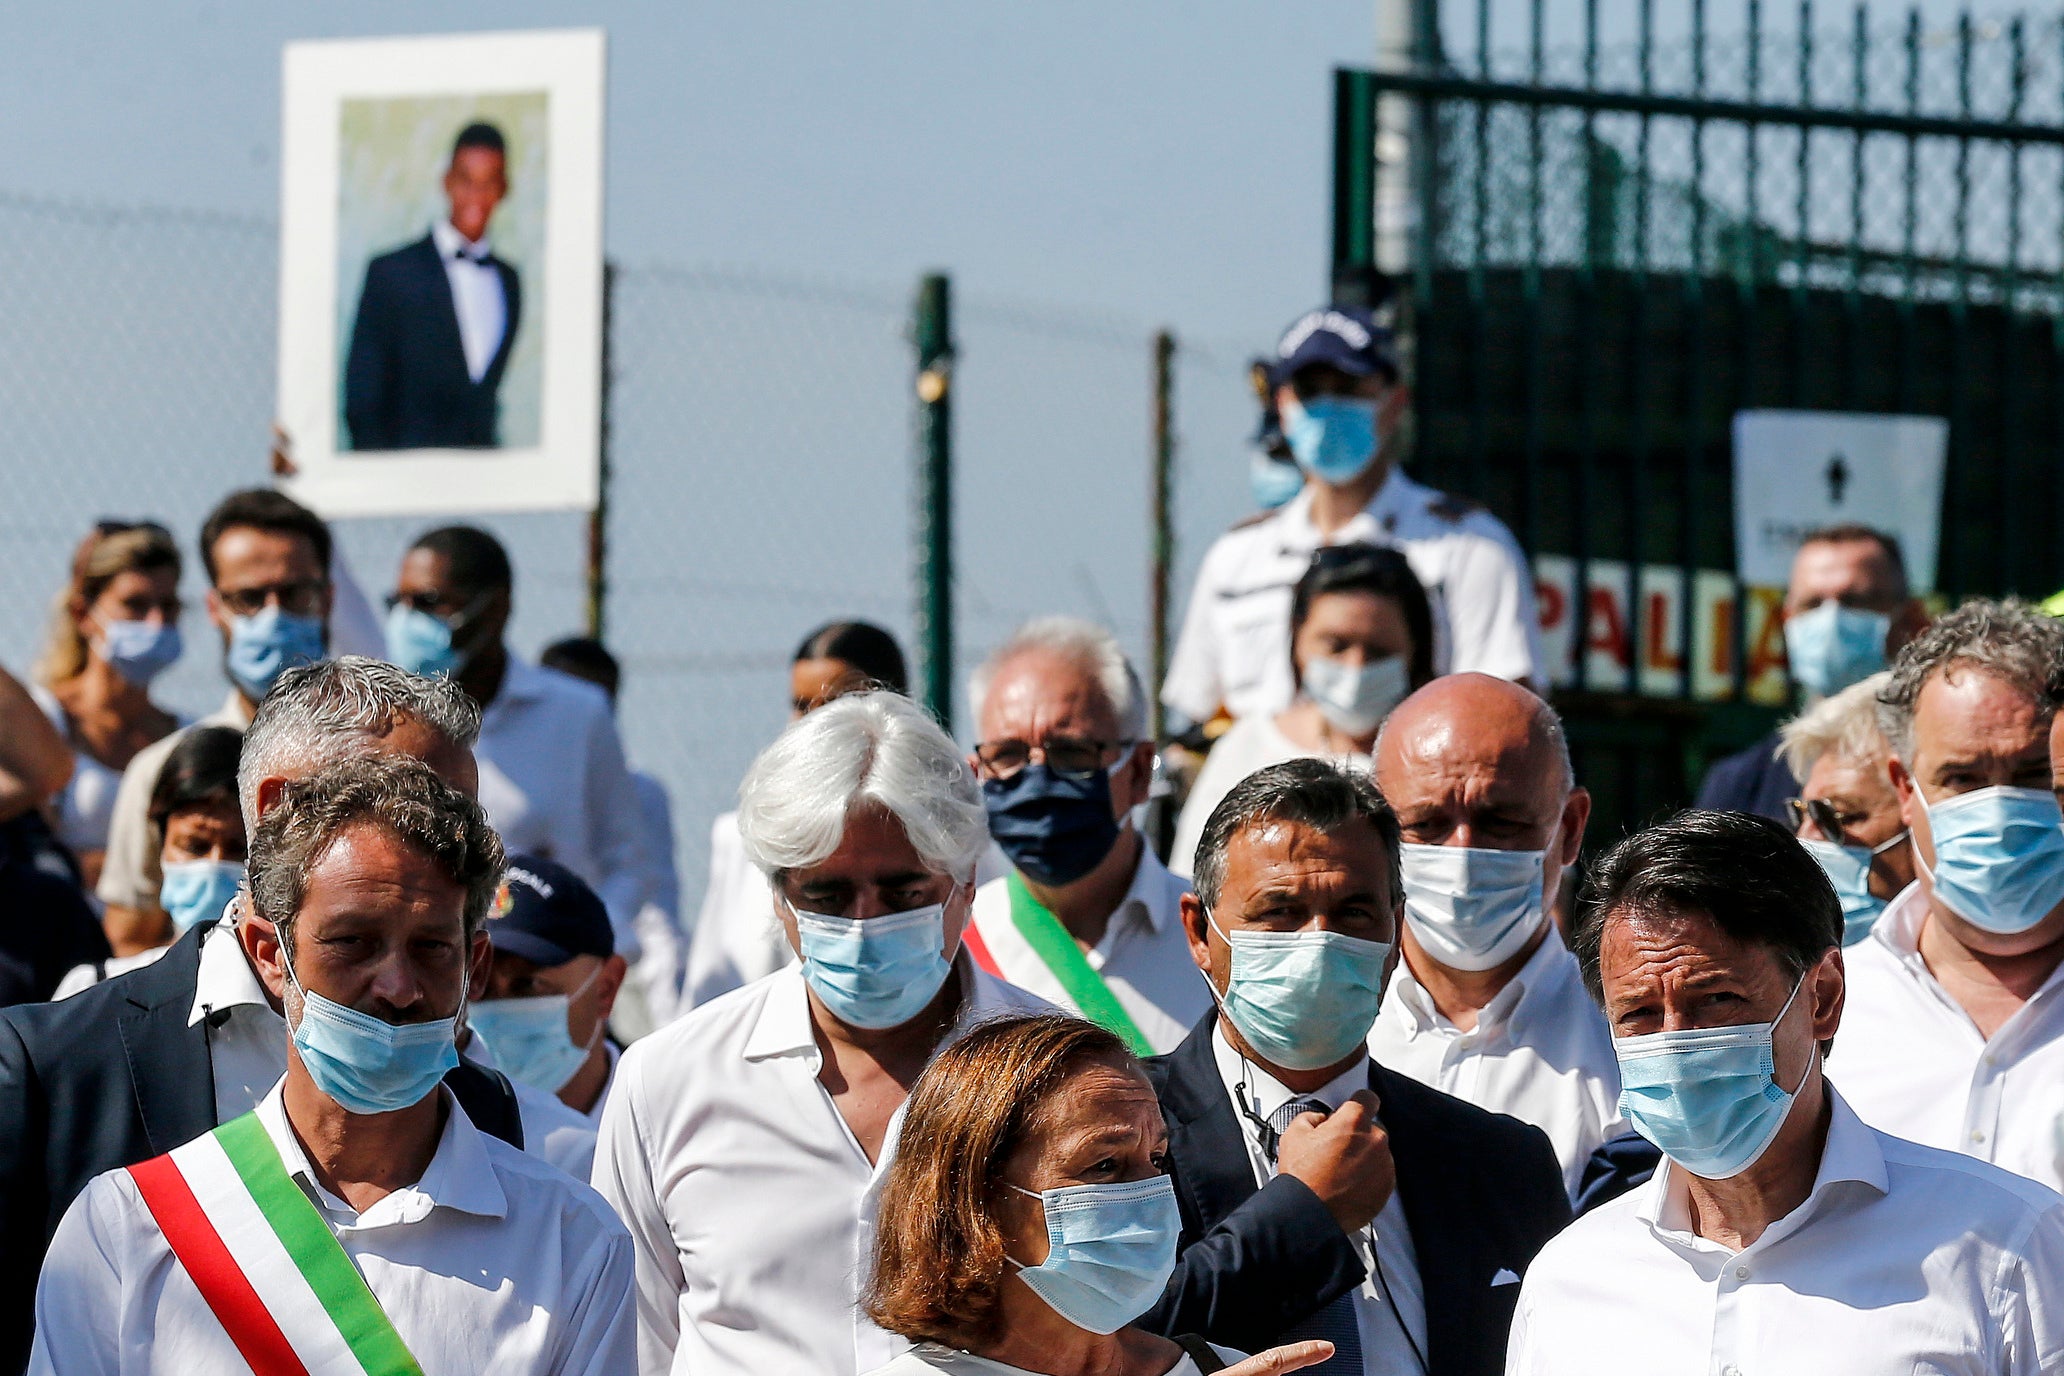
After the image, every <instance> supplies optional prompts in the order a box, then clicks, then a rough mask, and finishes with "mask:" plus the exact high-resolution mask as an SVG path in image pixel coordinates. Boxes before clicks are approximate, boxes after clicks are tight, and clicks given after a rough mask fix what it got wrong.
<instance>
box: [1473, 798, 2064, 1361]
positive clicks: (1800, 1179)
mask: <svg viewBox="0 0 2064 1376" xmlns="http://www.w3.org/2000/svg"><path fill="white" fill-rule="evenodd" d="M1588 897H1589V899H1590V900H1591V901H1590V902H1587V904H1586V905H1585V911H1584V915H1583V916H1582V917H1581V918H1580V919H1579V920H1578V922H1577V924H1576V926H1575V927H1574V928H1573V929H1572V932H1571V945H1572V946H1573V947H1574V949H1575V951H1576V954H1577V959H1578V962H1579V963H1580V964H1581V966H1582V967H1583V970H1584V979H1585V983H1586V984H1587V986H1588V987H1589V988H1590V990H1591V992H1592V994H1593V995H1594V996H1596V997H1597V998H1598V999H1599V1001H1600V1003H1601V1005H1602V1006H1603V1008H1604V1010H1605V1017H1606V1021H1607V1023H1608V1024H1609V1025H1610V1026H1611V1028H1612V1031H1613V1037H1614V1041H1613V1049H1614V1051H1615V1053H1616V1054H1617V1056H1618V1058H1619V1062H1620V1070H1621V1076H1622V1079H1623V1081H1624V1083H1625V1085H1626V1104H1627V1111H1628V1114H1629V1116H1630V1117H1631V1118H1632V1119H1633V1121H1634V1124H1635V1126H1636V1127H1637V1128H1638V1129H1639V1130H1640V1131H1641V1133H1642V1134H1643V1135H1644V1136H1646V1137H1648V1138H1649V1139H1650V1140H1651V1141H1653V1142H1654V1143H1655V1144H1656V1145H1657V1146H1658V1147H1660V1148H1661V1149H1662V1151H1663V1153H1664V1155H1665V1158H1666V1159H1665V1160H1664V1162H1663V1164H1662V1166H1661V1167H1660V1168H1659V1169H1658V1170H1657V1172H1656V1174H1655V1176H1654V1178H1653V1179H1651V1180H1650V1181H1649V1182H1648V1183H1647V1184H1646V1185H1644V1186H1642V1187H1640V1188H1639V1189H1637V1190H1636V1191H1635V1192H1634V1193H1632V1194H1629V1195H1626V1196H1623V1197H1622V1198H1619V1199H1616V1200H1614V1201H1612V1202H1611V1203H1608V1204H1606V1205H1604V1206H1603V1207H1601V1208H1599V1209H1598V1210H1596V1211H1595V1212H1593V1213H1589V1214H1586V1215H1585V1216H1584V1217H1582V1218H1580V1219H1578V1220H1577V1221H1576V1223H1574V1224H1573V1225H1571V1226H1570V1228H1569V1229H1568V1230H1567V1231H1565V1232H1564V1233H1563V1234H1562V1235H1561V1236H1559V1237H1557V1238H1556V1239H1555V1240H1554V1241H1552V1242H1550V1243H1549V1244H1548V1246H1547V1247H1546V1248H1545V1249H1543V1251H1542V1252H1541V1255H1540V1256H1539V1257H1537V1258H1535V1261H1534V1265H1533V1268H1532V1269H1531V1270H1530V1271H1529V1272H1528V1273H1527V1277H1526V1282H1525V1285H1524V1287H1523V1288H1522V1290H1521V1293H1520V1301H1519V1312H1518V1314H1517V1315H1516V1317H1515V1319H1514V1321H1513V1326H1512V1342H1511V1353H1510V1359H1509V1362H1508V1364H1507V1366H1506V1372H1507V1376H1563V1374H1564V1373H1567V1374H1568V1376H1578V1374H1579V1373H1581V1376H1621V1373H1624V1376H1725V1374H1726V1373H1748V1372H1754V1373H1759V1376H1760V1374H1761V1373H1770V1376H1784V1374H1785V1373H1799V1374H1800V1376H1805V1373H1809V1372H1826V1371H1843V1372H1850V1371H1855V1372H1865V1371H1870V1372H1893V1371H1902V1372H1906V1371H1911V1372H1920V1371H1926V1372H1931V1373H1941V1374H1942V1376H1981V1374H1982V1376H2037V1373H2047V1372H2053V1371H2056V1370H2058V1369H2059V1364H2060V1363H2064V1197H2059V1196H2058V1195H2057V1194H2056V1192H2055V1191H2053V1190H2050V1189H2048V1188H2047V1187H2045V1186H2042V1185H2039V1184H2037V1183H2035V1182H2034V1181H2030V1180H2026V1179H2023V1178H2022V1177H2020V1176H2016V1175H2013V1174H2010V1173H2009V1172H2007V1171H2003V1170H2000V1169H1998V1168H1997V1167H1994V1166H1990V1165H1987V1164H1986V1163H1984V1162H1982V1161H1974V1160H1972V1159H1971V1158H1969V1157H1967V1156H1962V1155H1958V1154H1956V1153H1953V1152H1946V1151H1938V1150H1936V1149H1934V1148H1932V1147H1924V1146H1920V1145H1918V1144H1916V1143H1913V1142H1909V1141H1905V1140H1902V1139H1900V1138H1898V1137H1893V1136H1891V1135H1889V1134H1887V1133H1884V1132H1880V1131H1877V1130H1875V1129H1873V1128H1871V1127H1868V1126H1866V1125H1865V1123H1864V1121H1863V1119H1861V1118H1860V1117H1858V1116H1857V1113H1856V1111H1855V1110H1853V1109H1852V1108H1850V1106H1849V1105H1848V1104H1847V1103H1846V1102H1845V1101H1844V1099H1843V1096H1842V1094H1840V1093H1838V1092H1837V1089H1836V1086H1835V1084H1834V1083H1833V1077H1832V1076H1828V1075H1824V1074H1823V1072H1822V1068H1821V1067H1822V1058H1823V1057H1824V1056H1825V1054H1826V1050H1827V1046H1828V1044H1829V1043H1830V1042H1831V1041H1835V1040H1836V1039H1837V1033H1838V1032H1839V1034H1840V1039H1841V1040H1843V1041H1846V1040H1848V1038H1850V1037H1851V1036H1852V1035H1854V1034H1853V1033H1852V1031H1851V1030H1850V1029H1849V1028H1848V1027H1847V1026H1846V1025H1845V1018H1844V1016H1843V1015H1844V992H1845V991H1844V980H1843V952H1842V947H1841V940H1842V909H1841V904H1840V903H1839V901H1838V900H1837V899H1836V897H1835V893H1834V890H1833V889H1832V888H1831V887H1830V886H1829V884H1828V881H1827V878H1826V876H1825V875H1824V874H1823V873H1822V872H1821V870H1820V868H1819V866H1818V865H1817V864H1816V863H1815V862H1814V860H1813V858H1812V857H1811V856H1809V855H1808V854H1807V853H1806V851H1805V850H1804V848H1803V847H1801V846H1800V845H1799V844H1798V842H1796V841H1795V840H1793V839H1792V837H1791V836H1790V835H1789V834H1788V833H1786V831H1785V830H1784V828H1783V827H1781V826H1779V825H1778V824H1777V823H1775V822H1772V821H1770V820H1768V819H1767V818H1762V817H1754V816H1750V815H1747V814H1744V813H1738V812H1689V813H1684V814H1682V815H1680V816H1678V817H1676V818H1674V819H1672V820H1671V821H1669V822H1666V823H1664V824H1663V825H1661V826H1659V827H1655V828H1652V829H1651V830H1649V831H1646V832H1643V833H1641V834H1640V835H1637V836H1635V837H1633V838H1631V839H1629V840H1627V841H1625V842H1622V843H1621V844H1620V845H1619V846H1617V847H1615V848H1614V849H1613V850H1612V851H1611V852H1610V853H1609V854H1607V855H1606V856H1605V857H1604V858H1603V859H1602V860H1600V861H1599V863H1598V865H1597V867H1596V868H1595V869H1594V870H1593V871H1592V875H1591V881H1590V893H1589V895H1588ZM1917 1092H1925V1091H1917Z"/></svg>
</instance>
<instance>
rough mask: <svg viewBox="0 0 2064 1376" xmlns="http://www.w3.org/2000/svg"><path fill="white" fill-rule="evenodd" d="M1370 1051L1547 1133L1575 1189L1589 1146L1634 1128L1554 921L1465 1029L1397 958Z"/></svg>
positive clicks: (1423, 1080)
mask: <svg viewBox="0 0 2064 1376" xmlns="http://www.w3.org/2000/svg"><path fill="white" fill-rule="evenodd" d="M1369 1054H1370V1055H1371V1056H1374V1057H1375V1058H1376V1060H1377V1063H1378V1064H1380V1065H1383V1066H1386V1067H1388V1068H1389V1069H1391V1070H1395V1071H1397V1072H1398V1073H1399V1074H1400V1075H1409V1076H1411V1077H1412V1078H1413V1079H1415V1080H1417V1081H1418V1082H1419V1083H1420V1084H1423V1085H1431V1086H1432V1087H1433V1088H1435V1089H1438V1090H1440V1091H1441V1092H1442V1093H1444V1094H1452V1095H1454V1096H1455V1097H1456V1098H1458V1099H1466V1100H1467V1101H1468V1102H1470V1103H1472V1104H1475V1105H1476V1106H1477V1107H1478V1108H1485V1109H1489V1110H1490V1111H1491V1112H1493V1113H1509V1114H1511V1115H1512V1116H1513V1117H1514V1118H1517V1119H1519V1120H1520V1121H1521V1122H1524V1123H1532V1124H1533V1125H1534V1126H1535V1127H1537V1128H1539V1129H1541V1131H1543V1132H1545V1133H1547V1134H1548V1140H1549V1141H1550V1142H1552V1143H1553V1144H1554V1145H1555V1155H1556V1158H1557V1159H1558V1160H1560V1161H1561V1162H1562V1177H1563V1185H1564V1187H1565V1188H1567V1189H1568V1190H1569V1191H1570V1192H1571V1194H1572V1195H1574V1194H1575V1193H1576V1189H1577V1186H1578V1185H1579V1184H1580V1183H1581V1182H1582V1180H1583V1178H1584V1163H1585V1162H1587V1161H1589V1160H1590V1159H1591V1153H1592V1152H1593V1151H1595V1150H1597V1148H1598V1146H1599V1144H1600V1143H1602V1142H1604V1141H1605V1140H1606V1139H1607V1138H1609V1137H1617V1136H1618V1135H1619V1134H1621V1133H1623V1132H1625V1131H1626V1130H1627V1123H1626V1120H1625V1119H1623V1118H1621V1117H1620V1063H1619V1061H1618V1059H1617V1058H1616V1057H1614V1055H1613V1049H1612V1032H1611V1031H1610V1030H1609V1029H1608V1028H1607V1027H1606V1025H1605V1016H1604V1015H1603V1014H1602V1013H1600V1012H1599V1011H1598V1005H1597V1004H1595V1003H1593V1002H1591V996H1590V994H1588V993H1586V992H1585V990H1584V980H1583V976H1582V975H1580V974H1579V973H1578V971H1577V958H1576V957H1575V956H1573V955H1571V954H1570V953H1569V949H1568V948H1567V947H1565V946H1564V945H1563V944H1562V938H1561V936H1560V935H1558V934H1557V932H1556V930H1555V927H1554V924H1553V923H1550V924H1549V927H1548V934H1547V936H1545V937H1543V938H1542V940H1541V944H1540V945H1539V946H1538V947H1536V948H1535V950H1534V953H1533V955H1531V956H1529V957H1528V958H1527V962H1526V964H1524V965H1522V966H1520V967H1519V972H1518V973H1517V974H1515V975H1514V976H1513V977H1512V979H1511V982H1509V983H1508V984H1506V986H1505V987H1504V988H1503V989H1500V990H1499V991H1498V993H1497V996H1496V997H1494V998H1493V999H1492V1000H1491V1001H1490V1002H1489V1003H1488V1004H1486V1005H1484V1007H1483V1010H1482V1011H1481V1012H1479V1013H1478V1014H1477V1016H1476V1026H1475V1028H1474V1029H1472V1030H1470V1031H1468V1032H1464V1031H1462V1030H1461V1029H1460V1028H1458V1027H1456V1026H1455V1024H1453V1023H1451V1022H1449V1021H1448V1020H1447V1018H1445V1017H1443V1016H1442V1015H1441V1012H1440V1010H1439V1009H1437V1008H1435V1007H1434V1005H1433V997H1432V995H1430V994H1428V993H1427V992H1426V988H1425V986H1424V985H1422V984H1420V983H1419V981H1418V979H1417V978H1416V977H1414V976H1413V974H1412V972H1411V970H1410V969H1409V968H1408V967H1407V966H1406V965H1405V963H1404V962H1403V961H1399V962H1398V967H1397V973H1396V974H1394V975H1392V976H1391V980H1390V988H1389V989H1388V990H1387V991H1386V992H1385V993H1384V995H1383V1006H1382V1009H1381V1011H1379V1012H1378V1013H1377V1014H1376V1026H1375V1027H1373V1028H1371V1029H1370V1031H1369Z"/></svg>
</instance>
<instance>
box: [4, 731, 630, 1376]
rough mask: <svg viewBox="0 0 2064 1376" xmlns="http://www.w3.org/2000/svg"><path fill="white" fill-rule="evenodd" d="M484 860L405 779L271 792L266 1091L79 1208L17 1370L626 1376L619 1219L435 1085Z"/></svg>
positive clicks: (253, 875)
mask: <svg viewBox="0 0 2064 1376" xmlns="http://www.w3.org/2000/svg"><path fill="white" fill-rule="evenodd" d="M501 864H502V852H501V846H500V844H499V843H498V842H497V841H496V839H495V835H494V832H493V830H492V829H491V828H490V827H489V826H488V824H487V819H486V816H485V814H484V813H482V812H481V810H480V807H479V805H478V804H477V803H475V802H474V801H473V800H472V799H470V798H468V797H466V796H465V795H464V794H462V793H459V792H458V791H456V790H455V789H452V788H449V787H447V786H446V785H445V784H444V783H442V782H441V781H439V779H438V778H437V776H436V775H435V774H434V773H433V772H431V770H430V768H429V767H428V766H427V765H424V764H422V763H421V762H420V761H417V760H413V759H407V758H400V757H376V758H371V759H362V760H347V761H344V762H342V763H339V764H335V765H332V766H330V767H328V768H326V769H324V770H322V771H320V772H319V773H317V774H315V775H313V776H311V777H310V778H308V779H305V780H301V781H299V782H295V783H291V784H288V785H287V786H286V787H285V790H284V792H283V794H282V796H281V799H280V801H279V803H278V805H277V806H275V807H274V808H273V809H272V810H271V811H270V812H268V813H267V814H266V817H265V819H264V821H263V822H261V823H260V824H259V828H258V832H257V835H256V836H254V837H253V838H252V844H251V856H250V901H251V907H252V911H253V914H254V920H251V921H246V922H245V923H243V924H241V925H240V927H239V929H238V936H239V939H240V942H241V944H242V946H243V949H244V952H245V954H246V955H247V956H248V957H249V959H250V961H251V964H252V966H253V967H254V968H255V969H256V970H257V971H258V973H259V975H260V977H261V978H262V979H263V980H264V982H265V985H266V987H267V989H268V991H269V992H270V993H271V994H272V995H273V996H274V997H276V998H278V999H280V1000H281V1002H282V1005H283V1007H284V1008H285V1010H286V1022H287V1027H288V1029H289V1035H288V1037H287V1040H288V1041H289V1045H290V1050H289V1051H288V1055H287V1072H286V1077H285V1078H284V1079H283V1080H282V1081H281V1082H280V1084H279V1085H278V1086H276V1087H275V1088H274V1089H273V1090H272V1092H271V1093H269V1094H268V1095H267V1096H266V1097H265V1099H264V1100H263V1101H262V1102H261V1103H260V1104H259V1106H258V1108H257V1109H256V1110H255V1111H253V1112H252V1113H250V1114H248V1115H246V1116H244V1117H241V1118H237V1119H235V1120H233V1121H231V1122H229V1123H226V1124H223V1125H222V1126H220V1127H218V1128H217V1129H216V1130H215V1131H214V1132H211V1133H208V1134H206V1135H204V1136H202V1137H200V1138H198V1139H196V1140H194V1141H193V1142H190V1143H188V1144H186V1145H185V1146H182V1147H178V1148H175V1149H174V1150H173V1151H172V1152H170V1153H169V1154H167V1155H165V1156H161V1157H157V1158H155V1159H154V1160H152V1161H148V1162H144V1163H140V1164H138V1165H137V1166H134V1167H129V1168H124V1169H120V1170H115V1171H111V1172H109V1173H107V1174H105V1175H102V1176H100V1177H98V1178H97V1179H96V1180H95V1181H94V1182H93V1183H92V1184H91V1185H90V1186H88V1188H87V1190H86V1192H85V1193H84V1194H83V1195H81V1196H80V1197H79V1198H78V1199H77V1200H75V1201H74V1202H73V1204H72V1207H71V1209H70V1210H69V1211H68V1212H67V1214H66V1216H65V1219H64V1222H63V1223H62V1224H60V1225H59V1228H58V1232H57V1236H56V1238H55V1239H54V1240H53V1242H52V1244H51V1249H50V1255H49V1257H48V1259H47V1261H46V1263H45V1267H44V1272H43V1279H42V1283H41V1285H40V1287H39V1290H38V1294H37V1300H36V1304H37V1314H36V1318H37V1325H36V1326H37V1334H36V1346H35V1349H34V1351H33V1353H32V1354H31V1357H30V1362H29V1369H30V1370H31V1371H33V1372H36V1373H39V1376H42V1374H43V1373H48V1374H49V1376H68V1374H69V1373H146V1372H160V1371H162V1372H190V1371H227V1370H232V1369H242V1368H243V1367H244V1366H245V1365H251V1366H254V1367H258V1368H259V1369H263V1370H286V1369H305V1370H310V1371H329V1370H340V1369H343V1368H344V1367H345V1366H346V1365H350V1364H354V1363H355V1364H356V1366H362V1367H364V1368H365V1369H367V1370H400V1369H410V1370H415V1369H422V1370H429V1371H437V1372H447V1373H465V1372H479V1373H483V1374H484V1373H488V1372H493V1373H496V1374H497V1376H502V1373H511V1372H538V1373H546V1372H552V1373H560V1372H564V1373H589V1372H592V1373H596V1374H597V1376H601V1373H615V1372H621V1371H624V1370H625V1369H627V1368H628V1366H629V1364H630V1362H631V1360H632V1346H633V1307H632V1290H631V1279H632V1266H633V1263H632V1254H631V1243H630V1238H629V1237H628V1236H627V1235H626V1234H625V1231H624V1228H623V1225H622V1224H621V1223H620V1222H619V1221H618V1220H617V1219H616V1218H615V1217H614V1216H613V1215H611V1213H610V1212H609V1209H608V1208H607V1206H606V1205H604V1204H603V1202H602V1201H601V1199H599V1198H598V1197H597V1196H596V1195H595V1193H594V1191H592V1190H591V1189H589V1188H588V1187H587V1186H585V1185H583V1184H581V1183H580V1182H578V1181H575V1180H572V1179H569V1178H568V1177H567V1176H566V1175H564V1174H563V1173H561V1172H559V1171H557V1170H554V1169H553V1168H552V1167H550V1166H548V1165H546V1164H544V1163H543V1162H540V1161H538V1160H537V1159H536V1158H534V1157H531V1156H529V1155H526V1154H525V1153H523V1152H521V1151H518V1150H516V1149H515V1148H513V1147H510V1146H508V1145H507V1144H505V1143H503V1142H500V1141H497V1140H495V1139H494V1138H492V1137H489V1136H487V1135H486V1134H484V1133H482V1132H480V1131H479V1130H478V1129H476V1128H475V1127H474V1126H473V1124H472V1122H471V1121H470V1120H469V1119H468V1118H467V1116H466V1113H465V1111H464V1110H463V1109H462V1108H460V1107H459V1106H458V1103H457V1101H456V1100H455V1099H453V1098H452V1097H451V1096H450V1094H449V1093H448V1092H447V1091H446V1090H444V1089H443V1088H442V1087H441V1086H440V1082H441V1081H442V1079H443V1077H444V1075H445V1073H446V1072H447V1071H449V1070H450V1069H451V1068H452V1067H453V1066H455V1065H456V1064H457V1063H458V1050H457V1046H456V1036H457V1028H458V1022H459V1018H460V1016H461V1015H462V1014H463V1012H464V1009H465V1003H466V992H467V983H468V973H469V970H470V969H471V968H472V967H473V966H474V965H475V964H476V963H478V962H480V961H481V960H482V959H483V958H484V956H485V954H486V953H485V946H486V943H487V938H486V934H485V933H484V932H483V931H482V924H483V922H484V921H485V918H486V915H487V907H488V904H489V902H490V901H491V900H492V898H493V895H494V891H495V885H496V881H497V878H498V876H499V873H500V870H501ZM259 1354H263V1355H264V1359H263V1360H261V1359H260V1355H259Z"/></svg>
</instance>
